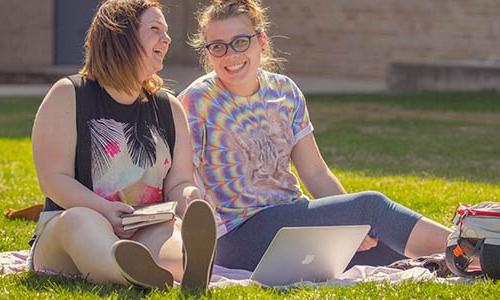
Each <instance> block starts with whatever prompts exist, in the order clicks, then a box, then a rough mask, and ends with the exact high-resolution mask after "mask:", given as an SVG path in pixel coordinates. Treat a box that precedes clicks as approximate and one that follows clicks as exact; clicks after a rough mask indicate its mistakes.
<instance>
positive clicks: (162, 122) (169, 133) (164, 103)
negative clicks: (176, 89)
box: [152, 90, 175, 159]
mask: <svg viewBox="0 0 500 300" xmlns="http://www.w3.org/2000/svg"><path fill="white" fill-rule="evenodd" d="M170 97H172V96H171V95H170V94H169V93H168V92H167V91H165V90H160V91H159V92H158V93H157V94H156V96H155V97H152V100H153V105H155V106H156V109H155V111H157V112H158V113H157V115H156V121H157V124H158V126H159V128H164V129H165V131H166V132H165V138H166V139H167V144H168V147H169V148H170V156H171V157H172V159H173V157H174V148H175V123H174V116H173V114H172V106H171V105H170V101H171V100H170V99H171V98H170Z"/></svg>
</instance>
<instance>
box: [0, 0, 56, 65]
mask: <svg viewBox="0 0 500 300" xmlns="http://www.w3.org/2000/svg"><path fill="white" fill-rule="evenodd" d="M0 20H2V22H1V25H0V69H3V70H5V69H9V70H18V69H25V68H31V67H38V66H50V65H52V63H53V60H54V52H53V46H54V30H53V23H54V3H53V0H23V1H15V0H0Z"/></svg>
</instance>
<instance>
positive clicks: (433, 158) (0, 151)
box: [0, 93, 500, 300]
mask: <svg viewBox="0 0 500 300" xmlns="http://www.w3.org/2000/svg"><path fill="white" fill-rule="evenodd" d="M308 99H309V103H308V105H309V113H310V115H311V119H312V121H313V124H314V126H315V135H316V138H317V141H318V144H319V146H320V148H321V150H322V153H323V155H324V157H325V159H326V161H327V163H328V164H329V166H330V167H332V169H333V171H334V173H335V174H336V175H337V176H338V177H339V178H340V180H341V181H342V183H343V185H344V186H345V187H346V189H347V190H348V191H349V192H359V191H365V190H375V191H380V192H382V193H384V194H386V195H387V196H388V197H389V198H391V199H393V200H395V201H397V202H399V203H401V204H403V205H405V206H407V207H409V208H411V209H414V210H416V211H418V212H420V213H422V214H423V215H425V216H427V217H429V218H431V219H434V220H436V221H438V222H441V223H443V224H446V225H451V218H452V216H453V215H454V210H455V208H456V206H457V205H458V204H459V203H477V202H481V201H500V172H499V171H498V170H500V130H498V129H499V128H500V96H499V95H498V94H494V93H449V94H409V95H325V96H311V97H308ZM40 101H41V97H32V98H20V99H0V210H1V211H3V210H4V209H6V208H8V207H12V208H22V207H25V206H28V205H31V204H35V203H41V202H42V194H41V192H40V189H39V187H38V184H37V179H36V175H35V170H34V166H33V162H32V158H31V153H32V152H31V141H30V132H31V126H32V123H33V118H34V115H35V112H36V109H37V106H38V105H39V103H40ZM34 227H35V222H29V221H19V220H15V221H14V220H8V219H6V218H3V217H2V218H0V251H8V250H21V249H27V248H28V244H27V242H28V240H29V239H30V238H31V236H32V234H33V229H34ZM499 294H500V284H498V283H493V282H481V281H479V282H476V283H473V284H467V285H460V284H453V285H444V284H438V283H422V282H421V283H416V282H407V283H404V284H399V285H391V284H376V283H364V284H358V285H355V286H352V287H344V288H338V287H329V288H320V289H309V288H297V289H291V290H287V291H278V290H275V289H262V288H260V287H256V286H251V287H239V286H238V287H231V288H225V289H214V290H211V291H210V292H208V293H207V294H205V295H186V294H182V292H181V291H180V289H173V290H170V291H159V290H152V291H142V290H137V289H133V288H131V287H119V286H105V285H93V284H90V283H88V282H86V281H84V280H82V279H77V280H72V279H67V278H63V277H47V276H39V275H35V274H28V273H24V274H20V275H15V276H9V277H6V278H0V299H29V298H32V299H54V298H64V299H96V298H105V299H128V298H130V299H138V298H144V299H165V298H167V299H231V300H232V299H259V300H262V299H382V298H383V299H407V298H412V299H496V297H497V296H498V295H499Z"/></svg>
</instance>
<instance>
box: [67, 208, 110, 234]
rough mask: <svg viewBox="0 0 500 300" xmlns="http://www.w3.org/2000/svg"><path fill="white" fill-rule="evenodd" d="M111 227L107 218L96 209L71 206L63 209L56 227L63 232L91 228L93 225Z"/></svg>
mask: <svg viewBox="0 0 500 300" xmlns="http://www.w3.org/2000/svg"><path fill="white" fill-rule="evenodd" d="M96 225H97V226H100V227H103V226H104V227H106V226H109V227H110V228H111V224H110V223H109V222H108V220H107V219H106V218H105V217H104V216H103V215H101V214H100V213H98V212H97V211H95V210H93V209H90V208H87V207H72V208H70V209H67V210H65V211H64V212H63V213H62V214H61V216H60V217H59V220H58V227H60V228H61V229H62V230H63V232H69V233H75V232H77V231H79V230H82V229H88V228H92V227H94V226H96Z"/></svg>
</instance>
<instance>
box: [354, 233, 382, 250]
mask: <svg viewBox="0 0 500 300" xmlns="http://www.w3.org/2000/svg"><path fill="white" fill-rule="evenodd" d="M377 245H378V240H377V239H376V238H372V237H371V236H369V235H367V236H366V237H365V239H364V240H363V241H362V242H361V245H359V248H358V251H367V250H370V249H372V248H374V247H377Z"/></svg>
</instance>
